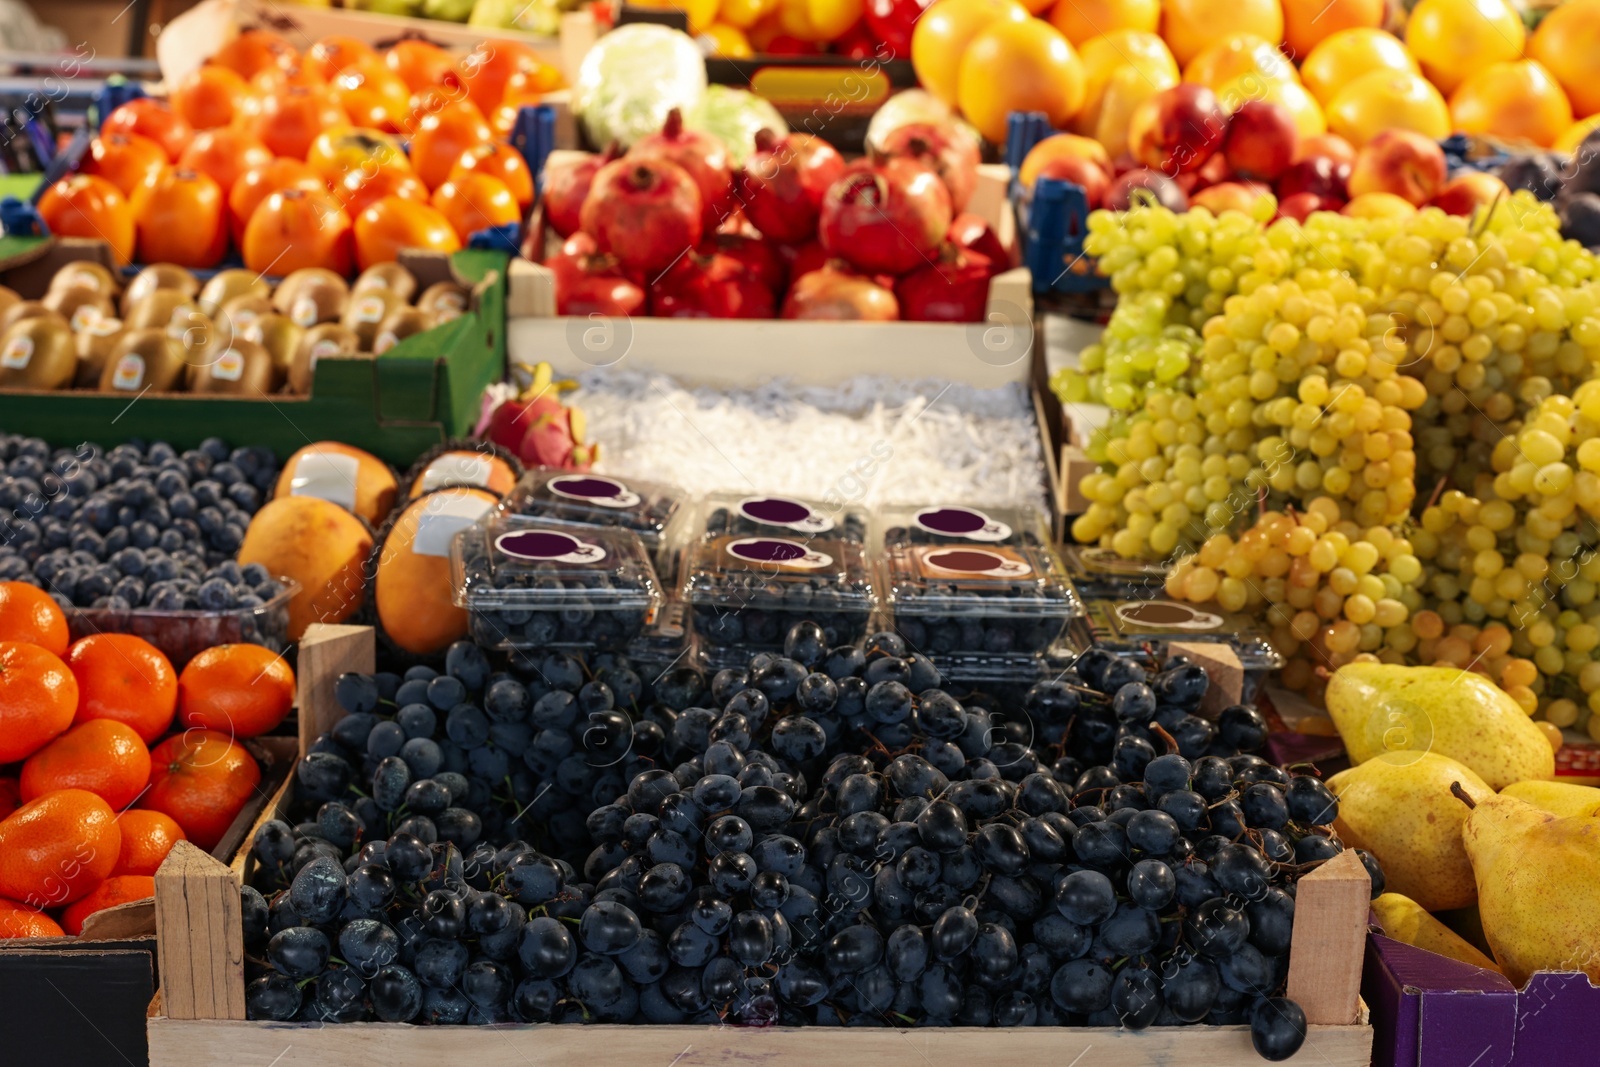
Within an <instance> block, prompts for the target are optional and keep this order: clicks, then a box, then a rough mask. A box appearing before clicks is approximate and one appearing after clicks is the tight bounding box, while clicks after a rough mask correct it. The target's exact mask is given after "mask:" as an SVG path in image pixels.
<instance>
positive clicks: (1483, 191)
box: [1430, 170, 1506, 215]
mask: <svg viewBox="0 0 1600 1067" xmlns="http://www.w3.org/2000/svg"><path fill="white" fill-rule="evenodd" d="M1505 195H1506V183H1505V182H1503V181H1501V180H1500V179H1499V178H1496V177H1495V176H1494V175H1493V174H1490V173H1488V172H1487V171H1482V170H1464V171H1462V172H1460V173H1459V174H1457V175H1456V176H1455V177H1454V178H1451V179H1450V180H1449V181H1447V182H1445V183H1444V188H1442V189H1440V190H1439V193H1438V195H1437V196H1435V197H1434V198H1433V200H1431V201H1430V203H1432V204H1433V206H1434V207H1436V208H1438V209H1439V210H1440V211H1443V212H1444V213H1446V214H1447V215H1470V214H1472V213H1473V211H1475V210H1477V209H1478V208H1480V207H1487V206H1488V205H1490V204H1492V203H1494V202H1495V201H1496V200H1497V199H1499V198H1500V197H1502V196H1505Z"/></svg>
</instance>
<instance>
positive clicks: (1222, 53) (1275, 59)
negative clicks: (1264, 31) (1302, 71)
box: [1183, 33, 1300, 90]
mask: <svg viewBox="0 0 1600 1067" xmlns="http://www.w3.org/2000/svg"><path fill="white" fill-rule="evenodd" d="M1246 74H1260V75H1262V76H1264V77H1267V78H1272V79H1274V80H1276V81H1286V82H1298V81H1299V80H1300V75H1299V74H1297V73H1295V69H1294V64H1293V63H1291V62H1289V57H1288V56H1286V55H1284V54H1283V53H1282V52H1280V51H1278V46H1277V45H1275V44H1271V43H1269V42H1267V41H1264V40H1262V39H1261V38H1260V37H1256V36H1253V35H1252V34H1248V33H1241V34H1237V35H1235V36H1233V37H1229V38H1228V39H1227V40H1226V41H1221V42H1219V43H1217V44H1214V45H1212V46H1211V47H1210V48H1207V49H1206V50H1205V51H1204V52H1201V53H1200V54H1199V55H1197V56H1195V57H1194V59H1193V60H1191V61H1190V62H1189V65H1188V66H1187V67H1185V68H1183V80H1184V81H1186V82H1194V83H1195V84H1197V85H1205V86H1209V87H1210V88H1211V89H1213V90H1215V89H1219V88H1221V87H1222V86H1223V85H1226V84H1227V83H1228V82H1231V81H1233V80H1234V79H1235V78H1239V77H1242V76H1244V75H1246Z"/></svg>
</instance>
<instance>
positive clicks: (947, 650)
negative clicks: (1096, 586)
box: [883, 542, 1083, 663]
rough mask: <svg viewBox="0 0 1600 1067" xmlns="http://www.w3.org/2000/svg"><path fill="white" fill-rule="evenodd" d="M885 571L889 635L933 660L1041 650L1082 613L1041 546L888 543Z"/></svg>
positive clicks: (1058, 568) (1052, 558)
mask: <svg viewBox="0 0 1600 1067" xmlns="http://www.w3.org/2000/svg"><path fill="white" fill-rule="evenodd" d="M883 566H884V576H885V577H884V589H885V597H886V599H887V601H888V606H889V610H890V611H891V612H892V613H893V616H894V627H895V630H896V631H898V632H899V634H900V636H902V637H904V638H905V639H906V641H907V642H909V643H910V644H911V646H912V647H913V648H916V649H919V650H920V651H921V652H922V653H923V654H924V655H927V656H929V657H931V658H934V661H935V663H937V662H938V661H939V659H938V658H939V657H942V656H969V657H970V656H995V657H1016V656H1018V655H1019V654H1021V655H1023V656H1028V655H1035V654H1038V653H1042V652H1044V651H1045V650H1046V649H1048V648H1049V647H1050V646H1051V645H1052V644H1053V643H1054V642H1055V641H1056V639H1057V638H1058V637H1060V636H1061V634H1062V632H1063V631H1064V630H1065V629H1066V627H1067V624H1068V622H1069V621H1070V620H1072V619H1074V618H1076V617H1078V616H1080V615H1082V614H1083V606H1082V604H1081V603H1080V602H1079V600H1078V595H1077V593H1076V592H1075V591H1074V590H1073V588H1072V583H1071V582H1069V581H1068V580H1067V579H1066V577H1065V575H1064V574H1063V573H1062V571H1061V566H1060V564H1059V562H1058V561H1057V560H1056V557H1055V554H1054V553H1052V552H1051V551H1050V550H1049V549H1047V548H1044V547H1042V546H1035V545H1028V544H1012V545H1005V544H992V543H991V544H981V545H980V544H976V543H970V542H968V543H948V542H946V543H937V544H909V543H900V544H887V543H886V544H885V546H884V559H883Z"/></svg>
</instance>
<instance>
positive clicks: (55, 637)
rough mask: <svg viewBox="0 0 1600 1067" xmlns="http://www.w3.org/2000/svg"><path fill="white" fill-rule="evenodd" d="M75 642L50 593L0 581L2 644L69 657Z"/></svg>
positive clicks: (26, 585)
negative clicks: (32, 647)
mask: <svg viewBox="0 0 1600 1067" xmlns="http://www.w3.org/2000/svg"><path fill="white" fill-rule="evenodd" d="M71 640H72V637H71V632H70V631H69V630H68V628H67V617H66V615H65V614H63V613H62V611H61V605H59V604H57V603H56V602H55V600H54V599H53V598H52V597H51V596H50V594H49V593H46V592H45V591H44V590H42V589H40V588H39V587H38V586H36V585H29V584H28V583H27V582H0V641H23V642H26V643H27V644H30V645H38V646H39V647H40V648H44V649H48V650H50V651H51V652H54V653H55V654H56V655H58V656H65V655H66V654H67V645H68V644H70V643H71ZM4 762H5V760H3V759H0V763H4Z"/></svg>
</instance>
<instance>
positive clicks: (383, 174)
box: [333, 169, 429, 219]
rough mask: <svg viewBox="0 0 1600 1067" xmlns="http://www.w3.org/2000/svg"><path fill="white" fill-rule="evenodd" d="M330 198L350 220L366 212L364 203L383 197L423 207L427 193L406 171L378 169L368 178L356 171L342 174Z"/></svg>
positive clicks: (413, 176)
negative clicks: (341, 208)
mask: <svg viewBox="0 0 1600 1067" xmlns="http://www.w3.org/2000/svg"><path fill="white" fill-rule="evenodd" d="M333 195H334V198H335V199H337V200H338V201H339V203H341V204H343V205H344V210H345V213H346V214H348V215H349V216H350V217H351V218H352V219H353V218H355V217H356V216H357V215H359V214H361V212H362V211H364V210H366V207H367V205H368V204H371V203H373V202H374V201H376V200H382V199H383V198H384V197H386V196H398V197H400V198H401V199H403V200H415V201H417V202H418V203H422V204H426V203H427V202H428V196H429V193H428V187H427V186H426V185H423V184H422V179H421V178H419V177H417V176H416V175H415V174H414V173H412V172H411V171H410V170H404V171H400V170H392V169H391V170H380V171H377V172H376V173H374V174H370V175H369V174H368V173H366V172H365V171H364V170H360V169H357V170H352V171H348V172H346V174H345V175H344V177H343V178H341V179H340V180H339V184H338V185H336V186H334V187H333Z"/></svg>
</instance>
